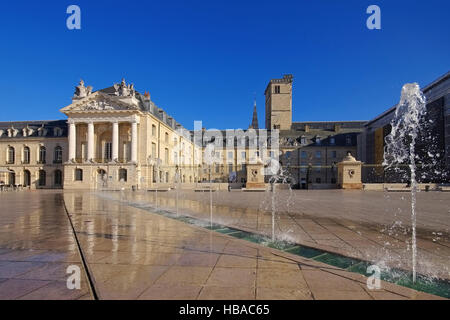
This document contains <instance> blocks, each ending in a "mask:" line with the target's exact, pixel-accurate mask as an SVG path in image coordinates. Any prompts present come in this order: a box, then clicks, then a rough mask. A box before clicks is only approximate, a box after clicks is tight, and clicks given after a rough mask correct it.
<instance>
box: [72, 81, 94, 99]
mask: <svg viewBox="0 0 450 320" xmlns="http://www.w3.org/2000/svg"><path fill="white" fill-rule="evenodd" d="M91 93H92V86H87V87H85V86H84V81H83V79H81V80H80V83H79V84H78V86H76V87H75V93H74V95H73V97H74V98H84V97H87V96H88V95H90V94H91Z"/></svg>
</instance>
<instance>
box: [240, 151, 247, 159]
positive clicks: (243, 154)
mask: <svg viewBox="0 0 450 320" xmlns="http://www.w3.org/2000/svg"><path fill="white" fill-rule="evenodd" d="M246 155H247V154H246V153H245V151H242V152H241V159H245V158H246Z"/></svg>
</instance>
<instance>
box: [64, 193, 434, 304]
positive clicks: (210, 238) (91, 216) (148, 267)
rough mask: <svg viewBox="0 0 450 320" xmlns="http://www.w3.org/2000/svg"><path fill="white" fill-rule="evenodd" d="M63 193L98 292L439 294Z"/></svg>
mask: <svg viewBox="0 0 450 320" xmlns="http://www.w3.org/2000/svg"><path fill="white" fill-rule="evenodd" d="M64 200H65V204H66V207H67V210H68V212H69V213H70V215H71V217H72V221H73V225H74V227H75V230H76V232H77V235H78V239H79V241H80V244H81V248H82V252H83V255H84V257H85V259H86V261H87V263H88V269H89V272H90V274H91V277H92V279H93V284H94V287H95V289H96V292H97V294H98V296H99V298H100V299H391V298H397V299H427V298H431V299H435V298H438V297H436V296H432V295H428V294H425V293H421V292H417V291H414V290H411V289H408V288H403V287H398V286H396V285H393V284H389V283H384V282H383V287H382V289H380V290H376V291H371V290H368V289H367V287H366V278H365V277H364V276H361V275H358V274H354V273H351V272H347V271H344V270H342V269H339V268H335V267H330V266H328V265H326V264H323V263H320V262H316V261H312V260H309V259H305V258H302V257H298V256H295V255H291V254H289V253H286V252H281V251H278V250H275V249H270V248H267V247H263V246H260V245H258V244H254V243H250V242H247V241H244V240H241V239H236V238H232V237H230V236H227V235H223V234H220V233H218V232H214V231H210V230H206V229H204V228H200V227H197V226H194V225H189V224H186V223H184V222H181V221H177V220H173V219H169V218H167V217H163V216H161V215H157V214H152V213H149V212H148V211H145V210H142V209H139V208H135V207H131V206H129V205H127V204H126V203H123V202H119V201H111V200H110V199H106V198H104V197H100V196H98V195H96V194H94V193H72V192H65V193H64Z"/></svg>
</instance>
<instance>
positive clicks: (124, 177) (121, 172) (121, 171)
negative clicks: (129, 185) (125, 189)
mask: <svg viewBox="0 0 450 320" xmlns="http://www.w3.org/2000/svg"><path fill="white" fill-rule="evenodd" d="M119 181H120V182H127V170H126V169H119Z"/></svg>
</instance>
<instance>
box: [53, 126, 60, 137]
mask: <svg viewBox="0 0 450 320" xmlns="http://www.w3.org/2000/svg"><path fill="white" fill-rule="evenodd" d="M53 136H55V137H61V136H62V129H61V128H58V127H56V128H54V129H53Z"/></svg>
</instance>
